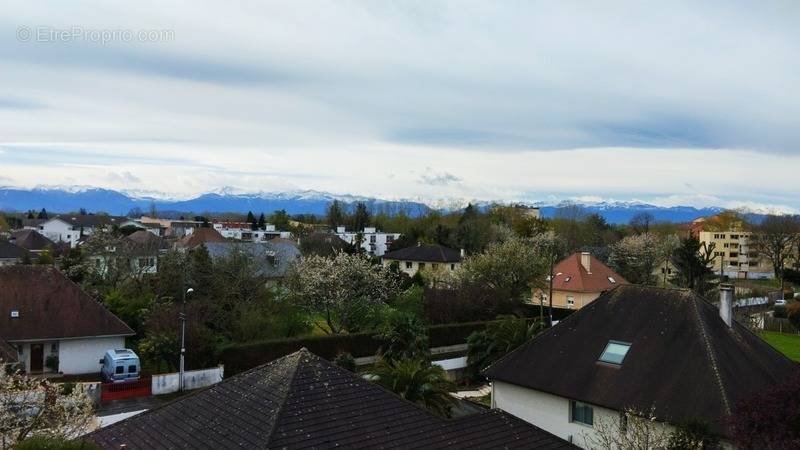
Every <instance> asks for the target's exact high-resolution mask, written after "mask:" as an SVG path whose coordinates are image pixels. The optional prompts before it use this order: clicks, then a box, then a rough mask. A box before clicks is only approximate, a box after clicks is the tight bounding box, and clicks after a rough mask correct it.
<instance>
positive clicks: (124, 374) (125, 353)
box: [100, 348, 141, 383]
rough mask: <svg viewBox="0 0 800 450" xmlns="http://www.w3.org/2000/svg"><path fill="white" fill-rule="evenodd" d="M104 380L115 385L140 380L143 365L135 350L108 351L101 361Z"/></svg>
mask: <svg viewBox="0 0 800 450" xmlns="http://www.w3.org/2000/svg"><path fill="white" fill-rule="evenodd" d="M100 364H102V365H103V367H102V369H101V372H102V373H103V378H105V379H106V380H108V381H112V382H114V383H119V382H123V381H131V380H138V379H139V371H140V370H141V364H140V363H139V357H138V356H137V355H136V353H134V351H133V350H130V349H127V348H122V349H115V350H108V351H106V354H105V355H104V356H103V359H101V360H100Z"/></svg>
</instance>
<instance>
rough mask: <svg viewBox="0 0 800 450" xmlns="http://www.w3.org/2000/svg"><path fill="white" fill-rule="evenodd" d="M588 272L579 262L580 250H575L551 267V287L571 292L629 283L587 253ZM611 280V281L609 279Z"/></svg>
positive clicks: (606, 288)
mask: <svg viewBox="0 0 800 450" xmlns="http://www.w3.org/2000/svg"><path fill="white" fill-rule="evenodd" d="M589 268H590V269H591V272H588V271H587V270H586V268H585V267H583V265H582V264H581V252H575V253H573V254H571V255H569V256H568V257H566V258H565V259H563V260H562V261H561V262H559V263H558V264H556V266H555V267H554V268H553V273H554V274H555V276H554V277H553V289H554V290H557V291H572V292H603V291H607V290H609V289H612V288H615V287H617V286H619V285H621V284H630V283H628V281H627V280H626V279H625V278H622V275H620V274H618V273H617V272H614V271H613V270H612V269H611V268H610V267H608V266H607V265H605V264H603V263H602V262H600V260H599V259H597V258H595V257H594V256H591V255H589ZM611 280H613V281H611Z"/></svg>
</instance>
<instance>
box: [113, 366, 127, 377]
mask: <svg viewBox="0 0 800 450" xmlns="http://www.w3.org/2000/svg"><path fill="white" fill-rule="evenodd" d="M114 373H115V374H117V375H122V374H123V373H125V366H117V367H116V368H114Z"/></svg>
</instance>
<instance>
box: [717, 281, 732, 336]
mask: <svg viewBox="0 0 800 450" xmlns="http://www.w3.org/2000/svg"><path fill="white" fill-rule="evenodd" d="M719 316H720V317H721V318H722V320H724V321H725V323H726V324H727V325H728V326H729V327H731V326H733V286H731V285H730V284H720V285H719Z"/></svg>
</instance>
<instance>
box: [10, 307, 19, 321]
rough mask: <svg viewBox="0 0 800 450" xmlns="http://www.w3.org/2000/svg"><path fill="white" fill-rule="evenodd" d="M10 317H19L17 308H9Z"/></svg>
mask: <svg viewBox="0 0 800 450" xmlns="http://www.w3.org/2000/svg"><path fill="white" fill-rule="evenodd" d="M11 318H12V319H17V318H19V310H18V309H12V310H11Z"/></svg>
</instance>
